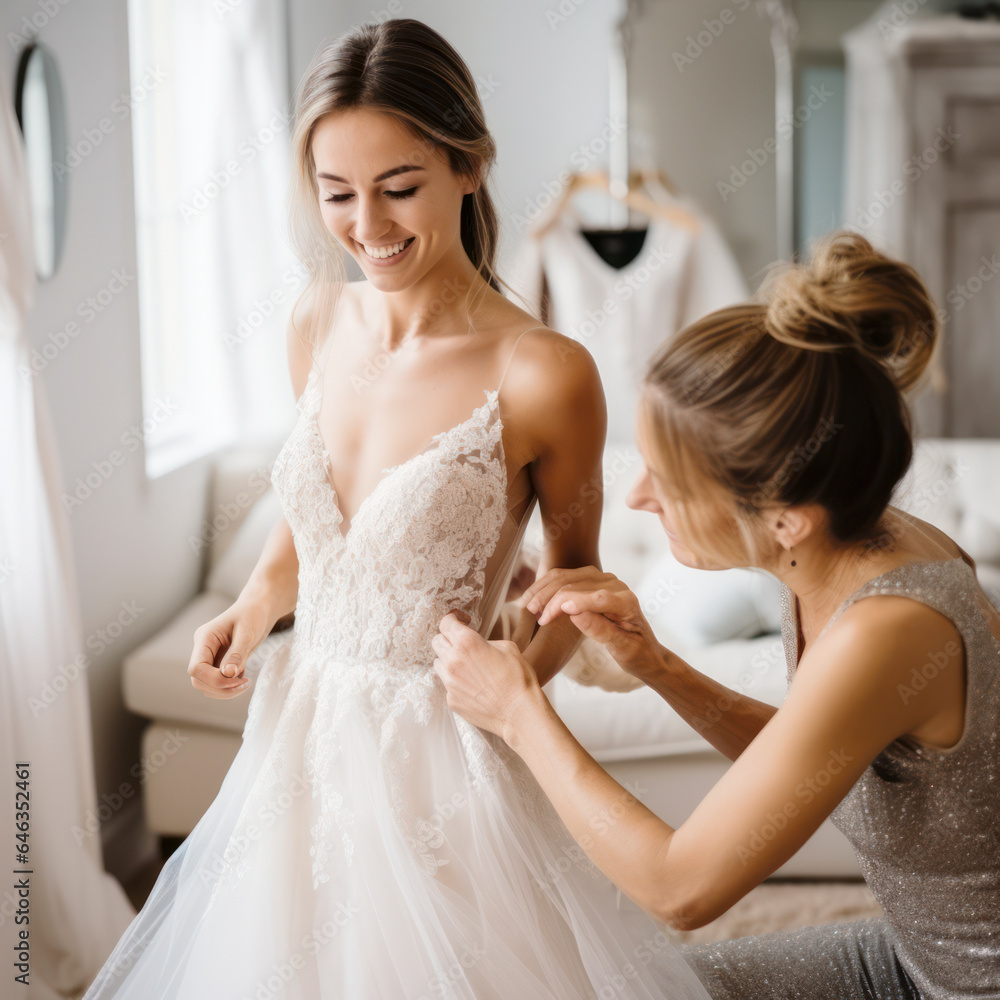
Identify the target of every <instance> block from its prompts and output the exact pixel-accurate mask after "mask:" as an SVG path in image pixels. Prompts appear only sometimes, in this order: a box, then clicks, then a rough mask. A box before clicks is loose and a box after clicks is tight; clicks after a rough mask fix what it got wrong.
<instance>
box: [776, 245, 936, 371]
mask: <svg viewBox="0 0 1000 1000" xmlns="http://www.w3.org/2000/svg"><path fill="white" fill-rule="evenodd" d="M761 293H762V296H763V299H764V303H765V305H766V318H765V322H766V325H767V329H768V332H769V333H770V334H771V336H772V337H774V338H775V339H776V340H779V341H781V342H782V343H785V344H790V345H792V346H794V347H800V348H802V349H803V350H808V351H840V350H852V349H853V350H857V351H858V352H860V353H861V354H862V355H864V356H866V357H867V358H869V359H870V360H872V361H873V362H875V363H876V364H879V365H881V366H882V367H883V368H885V370H886V371H887V373H888V374H889V376H890V378H892V380H893V382H894V383H895V384H896V386H897V388H898V389H899V390H900V391H903V390H906V389H909V388H910V387H911V386H913V385H914V384H915V383H916V382H917V380H918V379H919V378H920V376H921V375H922V374H923V372H924V370H925V369H926V367H927V364H928V362H929V361H930V357H931V354H932V352H933V349H934V343H935V340H936V338H937V334H938V322H937V313H936V310H935V308H934V303H933V302H932V300H931V297H930V294H929V293H928V291H927V288H926V287H925V286H924V283H923V282H922V281H921V280H920V277H919V275H918V274H917V273H916V271H914V269H913V268H912V267H910V265H909V264H904V263H903V262H902V261H898V260H893V259H892V258H890V257H887V256H886V255H885V254H883V253H880V252H879V251H878V250H876V249H875V248H874V247H873V246H872V245H871V243H869V242H868V240H866V239H865V238H864V237H863V236H861V235H860V234H858V233H855V232H851V231H849V230H842V231H840V232H836V233H832V234H831V235H829V236H826V237H824V238H823V239H822V240H820V241H818V242H817V243H815V244H814V245H813V247H812V249H811V253H810V255H809V258H808V260H807V261H805V262H804V263H802V264H786V265H778V267H777V268H776V269H775V270H773V271H772V272H771V273H770V274H769V275H768V278H767V280H766V281H765V283H764V286H763V287H762V290H761Z"/></svg>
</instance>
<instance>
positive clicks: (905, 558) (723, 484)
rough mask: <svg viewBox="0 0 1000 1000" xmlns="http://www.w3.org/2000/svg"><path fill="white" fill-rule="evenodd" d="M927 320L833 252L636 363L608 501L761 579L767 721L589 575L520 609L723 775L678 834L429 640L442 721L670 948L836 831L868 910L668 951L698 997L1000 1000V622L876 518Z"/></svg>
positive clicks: (924, 534)
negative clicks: (768, 634)
mask: <svg viewBox="0 0 1000 1000" xmlns="http://www.w3.org/2000/svg"><path fill="white" fill-rule="evenodd" d="M935 317H936V313H935V309H934V306H933V303H932V302H931V301H930V298H929V296H928V294H927V291H926V289H925V287H924V286H923V284H922V283H921V281H920V279H919V277H918V276H917V275H916V273H915V272H914V271H913V270H912V269H911V268H909V267H908V266H907V265H904V264H902V263H899V262H897V261H894V260H891V259H889V258H887V257H885V256H884V255H882V254H880V253H878V252H877V251H875V250H874V249H873V248H872V246H871V245H870V244H869V243H868V242H867V241H866V240H865V239H863V238H862V237H861V236H859V235H857V234H853V233H840V234H836V235H834V236H833V237H830V238H829V239H827V240H826V241H824V243H823V244H822V245H820V246H819V247H818V248H817V249H816V251H815V252H814V254H813V256H812V259H811V260H810V261H809V262H808V263H806V264H803V265H787V266H785V267H784V268H782V269H780V270H779V271H778V272H776V273H775V274H772V276H771V280H770V281H769V282H768V283H767V285H766V286H765V289H764V290H763V293H762V296H761V300H760V301H757V302H754V303H748V304H746V305H743V306H737V307H733V308H730V309H724V310H720V311H719V312H716V313H713V314H712V315H710V316H708V317H706V318H705V319H703V320H700V321H699V322H697V323H695V324H693V325H691V326H689V327H688V328H686V329H685V330H683V331H682V332H681V333H680V334H678V335H677V336H676V337H675V338H673V339H671V340H670V341H669V342H667V343H665V344H664V345H663V346H662V347H661V349H660V350H659V352H658V354H657V356H656V357H654V358H653V359H652V361H651V362H650V365H649V367H648V370H647V375H646V379H645V383H644V386H643V394H642V404H641V406H640V412H639V415H638V416H639V419H638V421H637V441H638V444H639V447H640V451H641V453H642V455H643V458H644V468H643V469H642V471H641V473H640V476H639V478H638V480H637V481H636V483H635V484H634V485H633V487H632V488H631V491H630V493H629V497H628V501H627V502H628V504H629V506H630V507H634V508H637V509H642V510H648V511H650V512H652V513H654V514H656V515H657V517H658V518H659V520H660V522H661V524H662V525H663V528H664V531H665V532H666V534H667V536H668V538H669V540H670V545H671V549H672V551H673V553H674V555H675V556H676V557H677V558H678V559H680V561H681V562H683V563H685V564H687V565H690V566H698V567H702V568H705V569H723V568H727V567H732V566H752V567H757V568H759V569H762V570H765V571H767V572H770V573H772V574H773V575H775V576H776V577H778V579H779V580H780V581H781V583H782V585H783V588H782V593H783V604H784V608H783V611H784V618H783V625H782V635H783V639H784V643H785V649H786V654H787V661H788V679H789V689H788V695H787V697H786V699H785V701H784V702H783V704H782V705H781V707H780V708H778V709H775V708H773V707H772V706H770V705H766V704H763V703H761V702H759V701H756V700H754V699H753V698H748V697H747V696H745V695H742V694H739V693H737V692H735V691H732V690H729V689H728V688H726V687H724V686H723V685H721V684H718V683H716V682H715V681H712V680H711V679H710V678H708V677H706V676H705V675H703V674H701V673H699V672H698V671H696V670H694V669H693V668H692V667H691V666H689V665H688V664H687V663H685V662H684V661H683V660H681V659H680V658H679V657H677V656H676V655H674V654H673V653H671V652H670V651H669V650H667V649H664V648H663V647H662V646H661V645H660V644H659V643H658V642H657V640H656V638H655V636H654V635H653V634H652V631H651V630H650V627H649V625H648V623H647V622H646V620H645V618H644V617H643V615H642V613H641V611H640V608H639V604H638V601H637V599H636V598H635V596H634V595H633V594H632V592H631V591H630V590H629V589H628V587H627V586H626V585H625V584H624V583H622V582H621V581H620V580H618V579H617V578H615V577H614V576H612V575H610V574H607V573H602V572H601V571H600V569H599V568H597V567H593V566H591V567H587V568H584V569H565V570H564V569H553V570H550V571H549V572H547V573H545V574H544V575H543V576H541V578H540V579H538V580H537V581H536V582H535V583H534V584H533V585H532V586H531V587H530V588H529V589H528V590H527V591H526V592H525V594H524V596H523V597H522V603H523V605H524V607H526V609H527V610H528V611H529V612H531V613H533V614H536V615H537V618H538V622H539V623H540V624H545V623H547V622H549V621H552V620H553V619H554V618H557V617H558V616H559V615H567V616H569V617H570V618H571V620H572V621H573V622H574V623H575V624H576V626H577V628H578V629H579V630H580V632H581V633H583V634H584V635H587V636H590V637H591V638H593V639H595V640H597V641H599V642H601V643H603V644H604V645H605V646H606V648H607V649H608V651H609V653H610V654H611V655H612V656H613V657H614V659H615V660H616V661H617V662H618V663H619V664H620V665H621V666H622V667H624V668H625V669H626V670H628V671H629V672H630V673H632V674H634V675H636V676H638V677H639V678H641V679H642V680H644V681H645V682H646V683H647V684H648V685H649V686H650V687H652V688H653V689H654V690H656V691H657V692H659V693H660V694H661V695H662V696H663V697H664V698H665V699H666V700H667V701H668V702H669V703H670V704H671V705H672V706H673V707H674V708H675V709H676V710H677V711H678V712H679V713H680V714H681V715H682V716H683V717H684V718H685V719H686V720H687V721H688V722H689V723H691V725H693V726H694V727H695V728H696V729H697V730H698V731H699V732H701V733H702V734H703V735H704V736H705V738H706V739H708V740H709V741H710V742H711V743H712V744H714V745H715V746H716V747H717V748H718V749H719V750H721V751H722V752H723V753H725V754H726V755H727V756H728V757H730V758H731V759H732V760H733V761H734V763H733V764H732V766H731V767H730V768H729V770H728V771H727V773H726V774H725V775H724V776H723V778H722V779H721V780H720V781H719V782H718V783H717V784H716V785H715V786H714V787H713V788H712V789H711V790H710V792H709V793H708V794H707V795H706V796H705V798H704V800H703V801H702V802H701V803H700V804H699V805H698V807H697V808H696V809H695V811H694V812H693V813H692V815H691V816H690V817H689V818H688V819H687V820H685V821H684V823H683V824H682V825H680V826H679V827H677V828H676V829H675V828H672V827H671V826H669V825H668V824H667V823H666V822H664V821H663V820H662V819H660V818H659V817H657V816H655V815H653V814H652V813H651V812H650V811H649V810H648V809H646V807H645V806H643V805H642V804H641V803H640V802H638V801H637V800H636V799H635V798H633V797H632V796H631V795H630V794H629V793H628V792H627V791H626V790H625V789H623V788H622V787H621V786H620V785H618V784H617V783H616V782H615V781H614V780H613V779H612V778H611V777H610V776H609V775H608V774H607V773H606V772H605V771H604V770H603V769H602V768H601V767H600V766H599V765H598V764H597V762H596V761H594V760H593V758H592V757H590V755H589V754H587V753H586V751H585V750H584V749H583V748H582V747H581V746H580V745H579V743H578V742H577V741H576V740H575V739H574V738H573V736H572V734H571V733H570V732H569V730H568V729H567V728H566V727H565V725H564V724H563V723H562V722H561V720H560V719H559V717H558V716H557V715H556V713H555V712H554V710H553V709H552V707H551V705H550V704H549V703H548V701H547V700H546V698H545V695H544V693H543V692H542V691H541V689H540V688H539V686H538V683H537V679H536V678H535V676H534V674H533V672H532V670H531V669H530V668H529V667H528V664H527V662H526V661H525V660H524V658H523V657H522V656H521V654H520V651H519V649H518V647H517V646H516V645H515V644H514V643H512V642H487V641H485V640H483V639H482V638H481V637H480V636H479V635H478V634H477V633H475V632H474V631H472V630H471V629H469V628H467V627H466V626H464V625H463V624H462V623H461V622H460V621H459V619H458V618H457V617H456V616H454V615H451V614H449V615H447V616H445V618H444V619H442V621H441V625H440V632H439V634H438V635H437V636H436V637H435V640H434V648H435V652H436V654H437V660H436V661H435V667H436V669H437V671H438V674H439V676H440V677H441V679H442V681H443V682H444V684H445V685H446V687H447V689H448V696H449V704H450V705H451V707H452V708H453V709H454V710H455V711H457V712H459V713H460V714H461V715H463V716H465V717H466V718H467V719H468V720H469V721H471V722H473V723H475V724H476V725H478V726H480V727H481V728H484V729H487V730H490V731H491V732H493V733H496V734H497V735H499V736H501V737H502V738H503V739H504V740H506V741H507V743H509V744H510V746H511V747H512V748H514V749H515V750H516V751H517V752H518V754H519V755H520V756H521V758H522V759H523V760H524V761H525V763H526V764H527V765H528V767H529V768H530V769H531V770H532V772H533V773H534V775H535V777H536V778H537V779H538V781H539V782H540V783H541V785H542V787H543V788H544V789H545V791H546V794H547V795H548V796H549V797H550V798H551V800H552V802H553V803H554V805H555V806H556V808H557V810H558V811H559V814H560V816H561V817H562V819H563V820H564V822H565V823H566V825H567V826H568V827H569V829H570V831H571V832H572V833H573V835H574V837H576V839H577V841H578V842H579V844H580V846H581V847H582V848H583V849H584V850H585V851H586V852H587V854H588V855H589V856H590V857H591V858H592V859H593V861H594V862H595V863H596V864H597V865H598V866H599V867H600V868H601V869H602V870H603V871H604V872H605V873H606V874H607V875H608V876H609V877H610V878H612V879H613V880H614V881H615V882H617V884H618V885H619V886H620V887H621V888H622V889H623V890H624V892H625V893H627V894H628V895H629V896H630V897H631V898H632V899H634V900H635V901H636V902H637V903H639V904H640V905H641V906H643V907H644V908H645V909H646V910H648V911H649V912H650V913H652V914H653V915H654V916H657V917H658V918H660V919H661V920H663V921H664V922H666V923H667V924H669V925H671V926H673V927H675V928H679V929H690V928H694V927H699V926H702V925H703V924H705V923H708V922H709V921H711V920H713V919H714V918H716V917H717V916H719V915H720V914H721V913H723V912H724V911H725V910H726V909H728V908H729V907H730V906H731V905H732V904H733V903H734V902H736V901H737V900H738V899H740V898H741V897H742V896H743V895H745V894H746V893H747V892H748V891H749V890H750V889H752V888H753V887H754V886H756V885H757V884H759V883H760V882H761V881H762V880H763V879H765V878H767V876H768V875H770V874H771V873H772V872H774V871H775V870H776V869H777V868H778V867H780V866H781V865H782V864H783V863H784V862H785V861H786V860H788V858H790V857H791V856H792V855H793V854H794V853H795V852H796V851H797V850H798V848H799V847H800V846H801V845H802V844H803V843H804V842H805V841H806V840H807V839H808V837H809V836H810V835H811V834H812V833H813V832H814V831H815V830H816V828H817V827H818V826H819V825H820V823H821V822H822V821H823V820H824V819H825V818H826V817H827V816H830V817H831V818H832V820H833V822H834V823H835V824H836V825H837V827H838V828H839V829H840V830H842V831H843V832H844V834H845V835H846V836H847V837H848V838H849V839H850V841H851V843H852V845H853V847H854V850H855V853H856V855H857V857H858V860H859V863H860V866H861V869H862V872H863V874H864V876H865V879H866V881H867V882H868V885H869V886H870V887H871V889H872V892H873V893H874V894H875V896H876V898H877V899H878V901H879V902H880V904H881V905H882V908H883V910H884V914H885V915H884V917H882V918H880V919H877V920H866V921H859V922H854V923H844V924H835V925H830V926H822V927H810V928H805V929H802V930H797V931H791V932H786V933H778V934H768V935H760V936H755V937H745V938H740V939H737V940H734V941H726V942H721V943H719V944H713V945H702V946H697V947H688V948H686V949H684V953H685V957H686V958H687V959H688V961H689V962H690V963H691V965H692V966H693V967H694V969H695V970H696V971H697V973H698V975H699V977H700V978H701V979H702V980H703V982H704V984H705V986H706V988H707V989H708V991H709V993H710V994H711V995H712V997H713V998H734V1000H735V998H740V1000H749V998H754V1000H766V998H779V997H780V998H799V997H801V998H806V997H808V998H810V1000H856V998H860V997H866V998H867V997H871V998H875V997H877V998H880V1000H884V998H923V1000H932V998H933V1000H937V998H940V1000H945V998H950V1000H956V998H961V1000H971V998H973V997H976V998H984V997H1000V838H998V832H997V831H998V807H1000V760H998V750H1000V746H998V740H1000V737H998V730H1000V683H998V681H1000V676H998V667H1000V615H998V613H997V612H996V610H995V609H994V608H993V607H992V606H991V605H990V603H989V602H988V601H987V599H986V597H985V595H984V594H983V592H982V590H981V589H980V587H979V585H978V583H977V580H976V575H975V567H974V565H973V563H972V560H971V559H970V558H969V557H968V556H967V555H966V554H965V553H964V552H963V551H962V550H961V549H960V548H959V547H958V546H957V545H956V544H955V543H954V542H953V541H952V540H951V539H950V538H948V537H947V536H946V535H945V534H943V533H942V532H940V531H937V530H936V529H934V528H932V527H931V526H930V525H928V524H926V523H924V522H923V521H920V520H919V519H917V518H915V517H912V516H908V515H906V514H904V513H903V512H901V511H899V510H897V509H896V508H894V507H893V506H891V504H890V500H891V497H892V494H893V490H894V488H895V487H896V485H897V483H898V482H899V480H900V479H901V478H902V476H903V474H904V473H905V472H906V469H907V468H908V466H909V463H910V460H911V455H912V439H911V429H910V420H909V415H908V408H907V404H906V402H905V400H904V397H903V393H904V392H905V391H906V390H908V389H909V388H910V387H912V386H913V385H914V384H915V383H916V381H917V380H918V378H919V377H920V375H921V374H922V373H923V371H924V369H925V368H926V365H927V362H928V360H929V357H930V354H931V351H932V349H933V346H934V341H935V336H936V333H937V324H936V318H935ZM624 974H626V975H627V971H626V972H625V973H624Z"/></svg>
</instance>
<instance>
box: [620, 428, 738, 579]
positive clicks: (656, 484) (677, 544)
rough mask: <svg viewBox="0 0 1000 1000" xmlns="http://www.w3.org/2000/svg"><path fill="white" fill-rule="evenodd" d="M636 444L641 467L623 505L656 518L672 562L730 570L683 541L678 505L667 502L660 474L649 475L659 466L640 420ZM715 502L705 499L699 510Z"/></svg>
mask: <svg viewBox="0 0 1000 1000" xmlns="http://www.w3.org/2000/svg"><path fill="white" fill-rule="evenodd" d="M635 440H636V445H637V447H638V449H639V456H640V458H641V465H640V468H639V474H638V475H637V476H636V479H635V482H634V483H633V484H632V486H631V488H630V489H629V491H628V494H627V495H626V497H625V505H626V506H627V507H630V508H631V509H632V510H645V511H649V512H650V513H652V514H655V515H656V516H657V519H658V520H659V522H660V525H661V526H662V528H663V532H664V534H665V535H666V536H667V539H668V541H669V542H670V551H671V553H672V554H673V556H674V558H675V559H676V560H677V561H678V562H679V563H681V564H682V565H683V566H690V567H692V568H693V569H730V568H731V567H730V566H729V565H725V564H722V563H720V562H719V559H718V558H717V557H713V556H710V555H708V554H707V553H701V552H699V551H698V549H697V547H696V545H695V543H694V542H693V541H689V540H687V539H686V538H685V537H684V533H683V528H682V527H681V525H682V524H683V521H682V520H681V518H680V517H679V516H678V512H677V504H676V502H675V501H674V500H672V499H671V498H670V495H669V493H668V491H667V490H665V489H664V487H663V484H662V482H661V481H660V478H661V477H660V474H659V473H656V472H654V471H652V470H653V469H654V468H655V467H657V466H658V465H662V462H656V461H655V460H654V459H653V457H652V456H651V455H650V453H649V450H648V449H649V442H648V441H647V439H646V436H645V433H644V428H643V426H642V420H641V419H640V420H637V421H636V428H635ZM713 503H714V502H713V501H711V500H708V499H706V501H705V505H706V506H704V507H703V508H702V509H708V506H707V505H711V504H713Z"/></svg>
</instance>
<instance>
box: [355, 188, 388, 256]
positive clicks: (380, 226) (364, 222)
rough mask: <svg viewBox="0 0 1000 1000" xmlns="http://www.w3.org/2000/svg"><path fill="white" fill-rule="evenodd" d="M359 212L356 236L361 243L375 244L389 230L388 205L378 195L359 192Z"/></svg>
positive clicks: (356, 220) (357, 201) (357, 202)
mask: <svg viewBox="0 0 1000 1000" xmlns="http://www.w3.org/2000/svg"><path fill="white" fill-rule="evenodd" d="M356 204H357V214H356V216H355V221H354V238H355V239H356V240H357V241H358V242H359V243H369V244H375V243H378V241H379V240H380V239H381V238H382V237H383V236H384V235H385V233H386V232H387V231H388V228H387V226H386V214H387V207H388V206H386V205H385V204H384V203H380V201H379V199H378V198H377V197H369V196H367V195H361V194H359V195H358V197H357V198H356Z"/></svg>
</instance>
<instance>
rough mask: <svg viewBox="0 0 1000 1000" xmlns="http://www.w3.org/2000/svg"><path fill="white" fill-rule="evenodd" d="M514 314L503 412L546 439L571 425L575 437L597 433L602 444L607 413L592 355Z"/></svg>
mask: <svg viewBox="0 0 1000 1000" xmlns="http://www.w3.org/2000/svg"><path fill="white" fill-rule="evenodd" d="M518 312H520V313H521V318H520V319H519V320H518V322H517V324H516V325H514V324H512V333H511V336H510V343H511V345H513V353H512V354H511V355H510V362H509V368H508V369H507V374H506V375H505V376H504V383H503V385H504V395H505V397H506V400H505V402H506V403H507V412H508V413H511V411H514V412H516V413H517V414H518V416H519V418H520V420H521V421H523V423H524V426H525V427H528V426H531V427H534V428H536V429H537V430H538V433H539V435H541V436H542V437H543V438H545V439H547V438H549V437H555V438H559V437H560V436H564V435H565V434H566V433H567V432H568V431H569V429H570V428H571V427H572V428H573V433H574V435H575V434H577V433H583V434H585V435H587V436H590V435H600V437H601V440H602V441H603V436H604V429H605V425H606V421H607V410H606V407H605V401H604V389H603V387H602V385H601V376H600V373H599V371H598V368H597V363H596V362H595V361H594V358H593V355H592V354H591V353H590V351H588V350H587V348H586V347H585V346H584V345H583V344H581V343H580V342H579V341H577V340H574V339H573V338H572V337H567V336H566V335H565V334H562V333H559V332H558V331H557V330H553V329H552V328H551V327H547V326H541V325H539V324H538V321H537V320H534V321H532V319H531V316H530V315H529V314H528V313H524V312H523V311H521V310H518ZM538 443H539V445H543V444H544V443H545V442H544V441H539V442H538Z"/></svg>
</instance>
